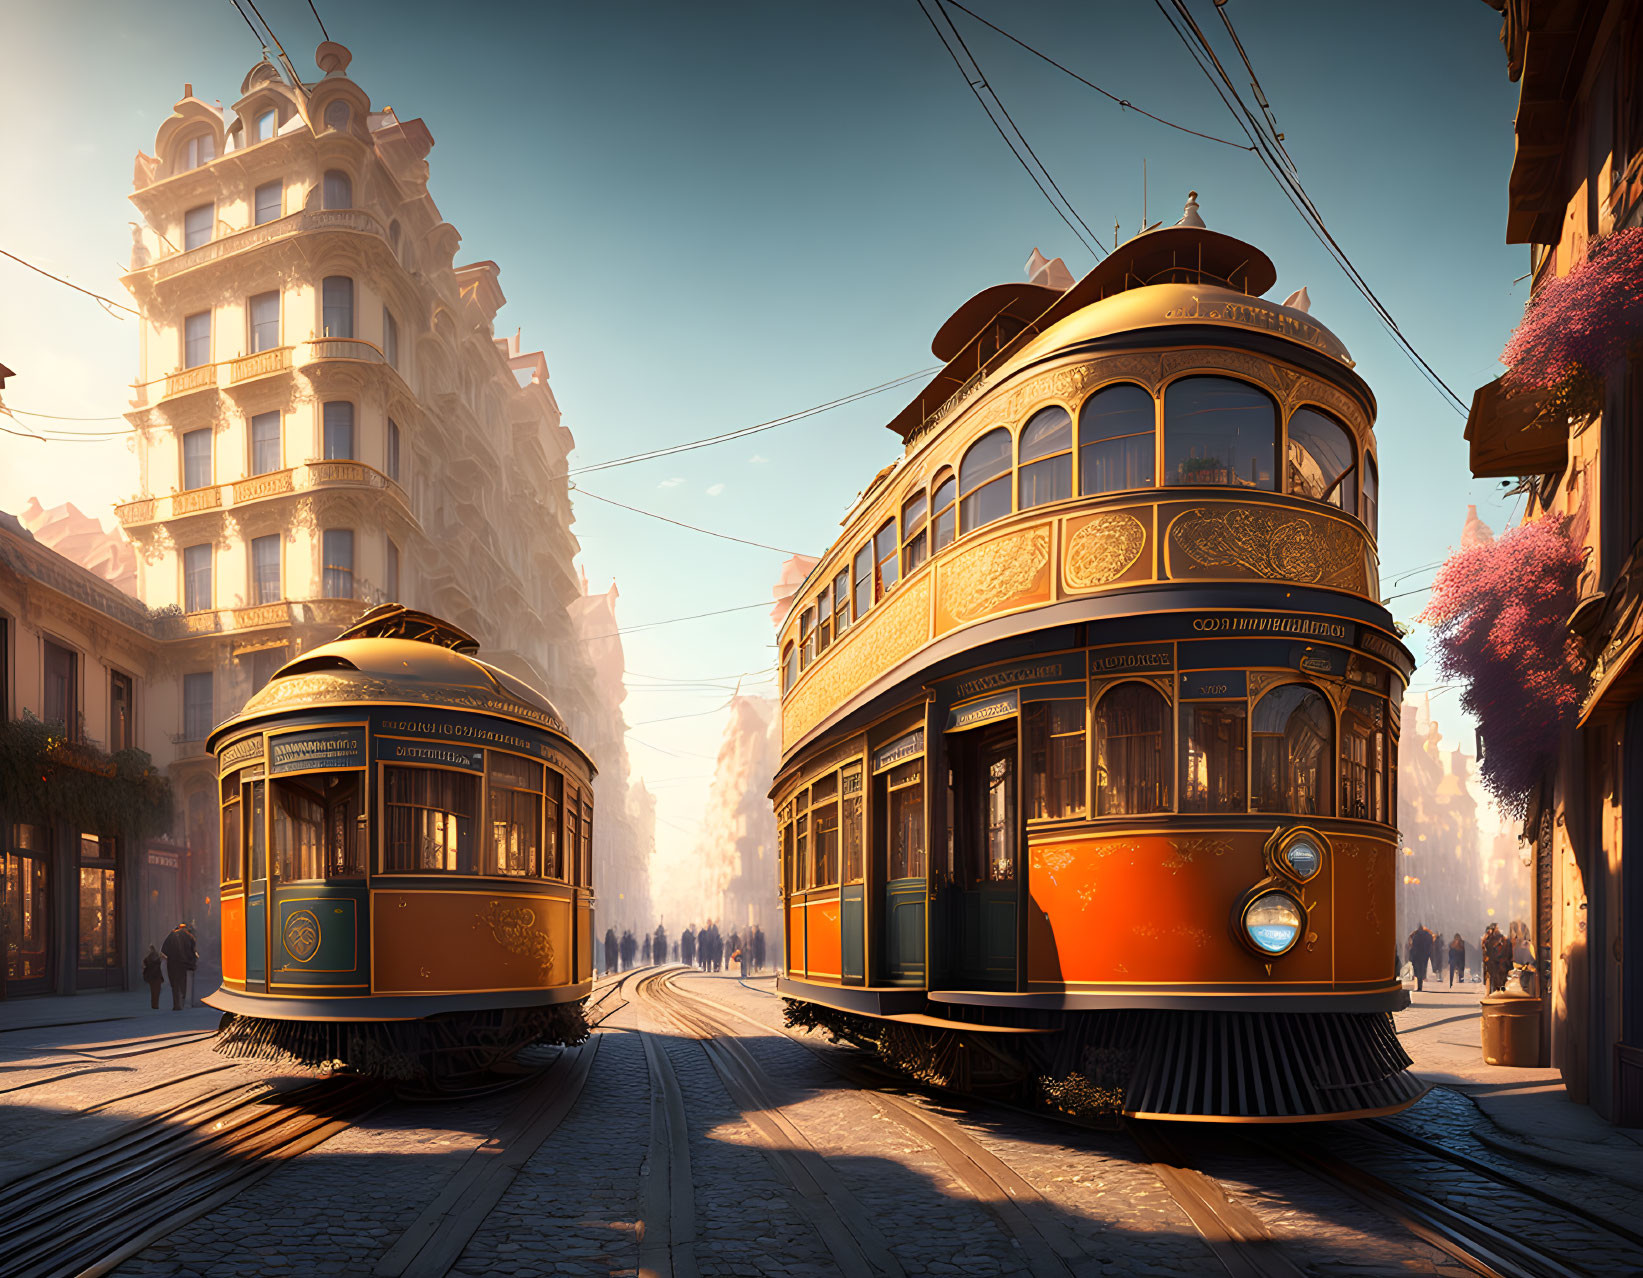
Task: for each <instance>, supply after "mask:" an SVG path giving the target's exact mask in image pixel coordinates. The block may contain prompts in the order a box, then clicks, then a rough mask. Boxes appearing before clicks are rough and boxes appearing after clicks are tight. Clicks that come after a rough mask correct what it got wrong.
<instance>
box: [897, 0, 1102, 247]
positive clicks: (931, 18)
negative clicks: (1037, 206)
mask: <svg viewBox="0 0 1643 1278" xmlns="http://www.w3.org/2000/svg"><path fill="white" fill-rule="evenodd" d="M917 3H918V7H919V11H920V12H921V13H923V14H924V17H925V20H926V21H927V22H929V24H930V29H931V30H933V31H934V32H935V33H936V37H937V38H938V39H939V40H940V41H941V47H942V48H943V49H945V50H947V56H948V57H950V58H951V59H952V60H953V65H954V66H955V67H957V68H958V72H959V74H960V75H961V76H963V77H964V83H965V85H966V86H967V87H968V88H969V90H970V92H971V93H972V94H973V95H974V96H975V100H976V101H977V102H978V103H979V104H980V105H981V109H982V110H983V111H985V112H986V113H987V119H988V120H989V121H990V122H991V123H992V126H993V128H994V129H996V130H997V131H998V136H999V137H1001V138H1003V139H1004V145H1005V146H1007V147H1009V148H1010V154H1011V155H1013V156H1015V158H1016V162H1017V163H1018V164H1020V165H1021V167H1022V168H1023V169H1025V170H1026V173H1027V176H1028V177H1030V178H1031V179H1032V180H1033V185H1034V186H1036V187H1037V188H1038V190H1039V194H1041V195H1042V196H1043V197H1044V199H1045V200H1046V201H1048V203H1049V205H1050V207H1051V208H1053V209H1054V210H1055V212H1056V216H1057V217H1059V218H1060V219H1061V220H1062V221H1063V222H1065V223H1066V224H1067V229H1068V230H1069V231H1071V232H1072V233H1073V238H1075V239H1076V240H1078V242H1079V243H1080V244H1082V245H1083V246H1084V248H1085V249H1086V250H1087V251H1088V252H1089V253H1090V254H1091V255H1092V256H1093V257H1095V258H1096V260H1098V261H1099V260H1100V258H1101V257H1102V256H1103V253H1102V252H1101V251H1099V250H1098V249H1097V248H1095V247H1094V246H1093V245H1091V244H1090V242H1089V241H1088V240H1086V239H1085V238H1084V236H1083V234H1082V233H1081V232H1080V231H1079V229H1078V227H1076V226H1074V225H1073V221H1072V218H1069V217H1068V216H1067V212H1066V211H1064V210H1063V209H1062V207H1061V206H1060V205H1059V204H1057V203H1056V201H1055V198H1054V197H1053V196H1052V195H1051V194H1050V193H1049V191H1048V190H1047V189H1045V186H1044V183H1043V181H1041V180H1040V178H1039V176H1038V174H1037V173H1036V172H1034V171H1033V166H1032V165H1031V164H1029V163H1028V162H1027V160H1026V157H1025V156H1023V155H1022V154H1021V152H1020V151H1019V150H1018V149H1017V148H1016V145H1015V143H1014V142H1012V141H1011V140H1010V135H1009V134H1008V133H1006V132H1005V131H1004V126H1003V125H1002V124H1000V123H999V122H998V117H997V116H995V115H994V114H993V112H992V108H991V107H989V106H988V105H987V99H986V98H984V97H982V96H981V91H980V90H979V89H977V88H976V81H974V80H972V79H971V78H970V73H969V72H968V71H966V70H965V69H964V63H963V62H962V61H961V60H960V58H959V56H958V53H957V52H956V51H955V50H954V49H953V46H952V44H951V42H950V41H949V40H948V39H947V34H946V32H944V31H943V30H942V29H941V25H940V24H939V23H938V22H937V21H936V19H935V15H934V14H932V13H931V12H930V10H929V8H928V7H927V6H926V4H925V0H917ZM939 3H940V0H937V4H938V6H939ZM943 16H945V10H944V11H943ZM951 23H952V20H951V19H950V18H949V19H948V24H949V25H951ZM953 30H954V33H955V34H956V33H957V30H958V28H956V27H954V28H953ZM972 61H973V59H972ZM976 75H977V76H978V77H979V79H980V83H981V84H983V85H985V86H986V87H987V91H988V93H990V94H992V97H993V100H994V101H998V95H997V93H995V92H993V89H992V86H991V85H988V84H987V78H986V76H985V75H983V74H982V72H981V67H980V66H979V65H977V66H976ZM999 106H1000V109H1002V107H1003V103H1002V102H1000V103H999ZM1012 127H1014V126H1012ZM1022 142H1023V144H1025V142H1026V139H1025V138H1023V139H1022ZM1045 176H1046V177H1048V176H1049V174H1048V172H1046V174H1045ZM1074 216H1075V217H1076V216H1077V214H1076V212H1074ZM1079 220H1080V221H1082V220H1083V219H1082V218H1080V219H1079ZM1098 242H1099V241H1098Z"/></svg>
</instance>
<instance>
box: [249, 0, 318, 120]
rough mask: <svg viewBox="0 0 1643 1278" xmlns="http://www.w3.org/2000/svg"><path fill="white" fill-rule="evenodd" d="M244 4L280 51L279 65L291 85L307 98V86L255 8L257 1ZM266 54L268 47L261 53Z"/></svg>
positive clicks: (251, 0) (259, 10) (264, 47)
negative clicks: (289, 79)
mask: <svg viewBox="0 0 1643 1278" xmlns="http://www.w3.org/2000/svg"><path fill="white" fill-rule="evenodd" d="M238 3H239V0H235V4H236V5H238ZM245 3H246V4H248V5H250V6H251V12H252V13H254V14H256V15H257V21H258V22H260V23H262V25H263V27H264V29H265V30H266V31H267V32H268V38H269V39H271V40H272V41H273V42H274V47H275V48H276V49H278V50H279V51H280V65H281V66H283V67H284V68H285V73H286V74H287V75H289V76H290V77H291V83H292V84H294V85H296V87H297V89H298V90H299V91H300V92H301V93H302V95H303V96H304V97H307V96H308V86H307V85H306V84H304V83H303V82H302V77H301V76H299V75H298V74H297V69H296V67H294V66H293V65H292V64H291V58H290V56H289V55H288V54H287V53H286V52H285V46H284V45H283V44H281V43H280V38H279V36H278V35H276V34H275V32H274V28H273V27H271V26H269V24H268V19H267V18H265V17H263V16H262V10H261V9H259V8H257V0H245ZM267 52H268V46H267V45H264V46H263V53H264V55H265V56H266V54H267Z"/></svg>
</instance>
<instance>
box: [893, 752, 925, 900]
mask: <svg viewBox="0 0 1643 1278" xmlns="http://www.w3.org/2000/svg"><path fill="white" fill-rule="evenodd" d="M888 790H889V796H890V803H889V807H890V877H891V878H892V879H922V878H923V877H924V876H925V872H926V864H925V850H924V760H922V759H914V760H911V761H910V762H908V763H903V764H901V765H900V766H898V767H894V768H892V769H890V776H889V781H888Z"/></svg>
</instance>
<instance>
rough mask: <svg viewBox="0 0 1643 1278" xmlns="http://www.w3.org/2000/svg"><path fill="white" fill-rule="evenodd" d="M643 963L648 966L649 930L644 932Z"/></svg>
mask: <svg viewBox="0 0 1643 1278" xmlns="http://www.w3.org/2000/svg"><path fill="white" fill-rule="evenodd" d="M644 963H645V966H646V967H649V966H650V933H649V932H646V933H645V945H644Z"/></svg>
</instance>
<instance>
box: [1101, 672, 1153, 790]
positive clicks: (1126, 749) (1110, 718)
mask: <svg viewBox="0 0 1643 1278" xmlns="http://www.w3.org/2000/svg"><path fill="white" fill-rule="evenodd" d="M1170 759H1171V750H1170V710H1169V702H1168V701H1166V700H1165V699H1164V696H1163V694H1162V693H1160V692H1159V691H1158V689H1156V688H1154V687H1152V686H1151V685H1150V684H1145V683H1121V684H1119V685H1118V686H1117V687H1115V688H1112V689H1110V690H1108V692H1107V693H1106V695H1104V696H1103V697H1102V698H1101V700H1100V701H1099V702H1097V703H1096V707H1095V812H1096V815H1097V816H1133V815H1134V814H1136V813H1138V812H1168V811H1169V806H1170V771H1171V768H1170Z"/></svg>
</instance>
